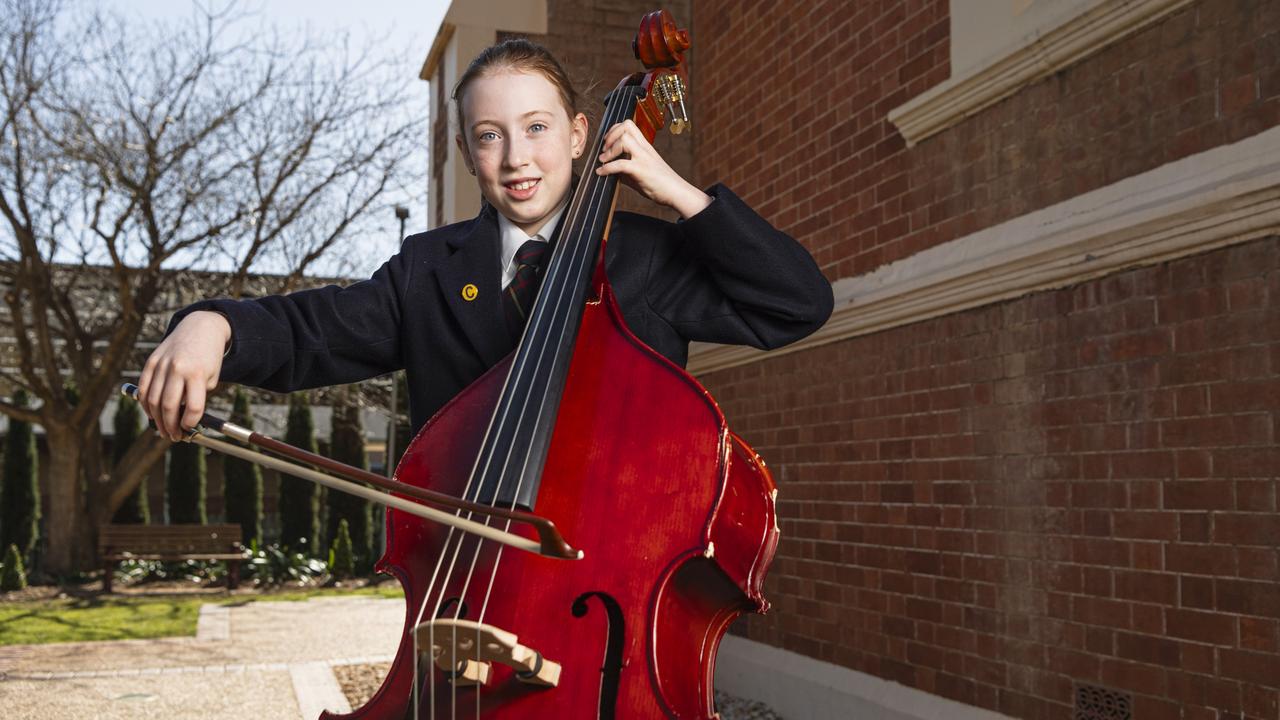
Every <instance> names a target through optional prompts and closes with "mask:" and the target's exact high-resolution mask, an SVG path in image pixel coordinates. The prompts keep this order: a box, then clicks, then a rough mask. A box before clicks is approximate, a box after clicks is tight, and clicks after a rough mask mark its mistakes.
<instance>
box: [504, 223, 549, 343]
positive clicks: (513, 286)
mask: <svg viewBox="0 0 1280 720" xmlns="http://www.w3.org/2000/svg"><path fill="white" fill-rule="evenodd" d="M548 245H549V243H545V242H541V241H538V240H529V241H527V242H525V244H523V245H521V246H520V249H519V250H516V256H515V263H516V274H515V277H513V278H511V282H510V283H508V284H507V287H506V290H504V291H503V293H502V309H503V314H504V315H505V316H506V319H507V330H508V331H509V332H510V333H511V341H512V342H513V343H514V342H517V341H519V340H520V333H522V332H524V325H525V323H526V322H528V320H529V311H530V310H532V309H533V300H534V298H536V297H537V295H538V285H539V284H540V283H541V281H542V259H543V257H544V256H545V255H546V252H547V249H548Z"/></svg>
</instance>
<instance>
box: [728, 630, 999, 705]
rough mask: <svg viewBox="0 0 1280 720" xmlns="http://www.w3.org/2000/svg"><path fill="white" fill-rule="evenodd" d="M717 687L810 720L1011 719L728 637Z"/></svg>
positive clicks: (790, 653) (731, 636) (776, 649)
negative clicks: (866, 719) (868, 719)
mask: <svg viewBox="0 0 1280 720" xmlns="http://www.w3.org/2000/svg"><path fill="white" fill-rule="evenodd" d="M715 686H716V689H717V690H720V691H723V692H726V693H729V694H730V695H734V696H737V697H742V698H747V699H749V700H756V701H758V702H762V703H764V704H766V705H768V706H769V707H770V709H772V710H773V711H774V712H776V713H777V714H778V715H779V716H781V717H784V718H805V720H847V718H876V720H1011V719H1010V718H1009V716H1008V715H1002V714H1000V713H997V712H992V711H990V710H984V709H982V708H978V707H974V706H972V705H965V704H964V703H959V702H956V701H954V700H948V699H946V698H944V697H940V696H938V695H933V694H931V693H927V692H924V691H923V690H917V689H915V688H912V687H907V686H906V685H902V684H901V683H895V682H890V681H888V680H882V679H880V678H878V677H875V676H874V675H868V674H866V673H861V672H858V671H856V670H850V669H849V668H845V667H841V666H839V665H833V664H831V663H826V662H822V661H821V660H814V659H813V658H811V657H807V656H804V655H800V654H798V653H793V652H790V651H787V650H780V649H778V648H775V647H772V646H770V645H765V644H763V643H758V642H755V641H754V640H747V639H746V638H741V637H738V636H736V635H726V636H725V637H724V640H723V641H722V642H721V643H720V652H719V654H718V655H717V656H716V678H715Z"/></svg>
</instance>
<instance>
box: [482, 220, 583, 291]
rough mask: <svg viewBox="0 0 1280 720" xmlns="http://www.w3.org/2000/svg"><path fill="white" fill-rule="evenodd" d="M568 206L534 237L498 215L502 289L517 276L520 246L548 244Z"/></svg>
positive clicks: (544, 225)
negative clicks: (532, 242) (530, 242)
mask: <svg viewBox="0 0 1280 720" xmlns="http://www.w3.org/2000/svg"><path fill="white" fill-rule="evenodd" d="M568 206H569V204H568V203H565V204H563V205H561V206H560V209H559V210H557V211H556V214H555V215H552V216H551V219H549V220H547V222H546V223H544V224H543V226H542V229H541V230H539V231H538V234H537V235H534V236H533V237H529V236H528V235H525V234H524V231H523V230H521V229H520V228H518V227H516V224H515V223H513V222H511V221H510V220H508V219H507V217H506V216H505V215H503V214H502V213H498V232H499V234H500V235H501V236H502V255H501V259H502V287H504V288H505V287H506V286H507V285H508V284H510V282H511V280H512V278H514V277H515V276H516V252H517V251H518V250H519V249H520V246H521V245H523V244H525V243H526V242H529V241H530V240H538V241H540V242H547V241H548V240H549V239H550V238H551V236H552V235H554V234H555V232H556V226H557V225H559V224H560V216H561V215H564V209H565V208H566V207H568Z"/></svg>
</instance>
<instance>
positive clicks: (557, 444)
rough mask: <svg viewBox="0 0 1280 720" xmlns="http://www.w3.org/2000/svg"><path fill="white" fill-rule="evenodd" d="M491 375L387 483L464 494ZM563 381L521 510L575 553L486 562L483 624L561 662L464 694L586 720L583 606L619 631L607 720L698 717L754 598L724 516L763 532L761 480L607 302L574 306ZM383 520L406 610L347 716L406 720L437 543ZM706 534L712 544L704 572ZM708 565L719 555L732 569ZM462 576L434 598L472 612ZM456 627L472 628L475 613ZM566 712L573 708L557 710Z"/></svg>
mask: <svg viewBox="0 0 1280 720" xmlns="http://www.w3.org/2000/svg"><path fill="white" fill-rule="evenodd" d="M508 363H509V359H508V360H507V361H504V362H503V363H501V364H499V365H498V366H497V367H495V368H494V369H493V370H491V371H490V372H489V373H488V374H486V375H485V376H484V377H483V378H481V379H480V380H479V381H477V382H476V383H475V384H474V385H472V386H471V387H470V388H468V389H467V390H466V391H465V392H464V393H462V394H461V395H459V396H458V397H457V398H455V399H454V400H453V401H452V402H450V403H449V404H448V405H447V406H446V407H445V408H444V409H443V410H441V412H440V413H439V414H438V415H437V416H436V417H435V418H433V419H432V420H431V422H429V423H428V424H427V426H426V427H424V428H423V430H422V432H421V433H420V434H419V435H418V437H417V438H415V439H414V441H413V442H412V443H411V444H410V446H409V448H408V451H407V452H406V454H405V457H404V458H403V459H402V460H401V465H400V470H399V471H398V472H397V479H398V480H400V481H402V482H408V483H411V484H413V485H420V486H430V487H432V488H433V489H435V490H438V491H442V492H449V493H456V494H458V495H461V494H463V491H464V486H463V485H464V482H465V480H466V478H467V477H468V476H469V474H470V470H471V462H472V460H471V459H473V458H474V457H475V454H476V452H477V451H478V446H479V442H480V441H479V438H480V437H481V436H482V435H483V431H484V429H485V427H486V426H487V424H488V421H489V417H490V415H491V414H492V410H493V407H494V405H495V404H496V401H497V398H498V395H499V394H500V391H501V385H502V381H503V378H504V377H505V374H506V370H507V365H508ZM569 372H570V376H569V381H568V384H567V389H566V392H565V395H564V397H563V399H562V400H561V406H560V414H559V421H558V422H557V426H556V430H555V434H554V436H553V440H552V443H551V449H550V452H549V454H548V457H547V463H546V469H545V471H544V473H543V478H544V480H543V484H542V490H541V494H540V496H539V499H538V507H537V508H536V510H537V512H538V514H540V515H544V516H546V517H548V518H550V519H551V520H552V521H554V522H555V523H556V524H557V526H559V527H560V528H561V531H562V532H563V533H564V535H565V538H566V539H567V540H568V541H569V542H570V543H572V544H573V545H575V546H576V547H578V548H580V549H582V550H583V551H584V553H585V557H584V558H583V559H582V560H576V561H571V560H553V559H548V558H543V557H537V556H534V555H531V554H528V553H520V552H513V551H510V550H505V551H503V552H502V553H501V560H500V563H499V567H498V574H497V583H498V586H497V589H496V590H495V591H494V592H493V593H492V594H491V595H490V597H489V605H488V608H487V611H486V612H485V614H484V617H483V619H482V620H483V622H486V623H489V624H493V625H496V626H498V627H501V628H503V629H505V630H508V631H510V632H513V633H516V634H517V635H518V636H519V637H520V639H521V642H522V643H523V644H525V645H527V646H529V647H532V648H535V649H537V650H539V651H540V652H542V653H543V654H544V655H546V656H547V657H548V658H550V659H552V660H555V661H556V662H559V663H561V664H562V666H563V668H564V669H563V673H562V675H561V683H560V685H559V686H558V687H556V688H551V689H537V688H531V687H529V686H526V685H523V684H521V683H519V682H517V681H516V680H515V679H514V678H512V677H511V676H510V673H509V672H503V671H498V672H497V677H496V682H494V683H493V684H492V686H491V687H490V688H487V689H486V690H485V691H484V692H483V693H482V694H481V717H483V718H486V719H489V718H492V719H499V718H522V719H524V720H538V719H540V718H546V719H548V720H550V719H552V718H556V719H560V718H573V717H583V718H587V717H596V714H595V708H596V706H597V703H598V696H599V692H600V684H601V682H600V681H601V670H600V665H601V658H602V657H603V656H604V652H605V643H606V639H607V635H608V628H607V620H606V617H607V616H606V613H605V612H604V607H603V606H602V605H601V604H599V603H598V602H597V601H596V600H594V599H593V600H589V601H588V612H587V614H586V615H585V616H584V617H582V618H576V617H574V615H573V612H572V609H573V603H574V601H575V599H576V598H578V597H579V596H581V595H583V594H587V593H596V592H599V593H606V594H608V595H609V596H611V597H612V598H613V599H614V600H616V601H617V603H618V605H619V607H620V609H621V610H622V615H623V618H624V621H625V630H624V633H625V635H624V653H623V662H624V663H625V667H624V668H623V670H622V671H621V673H620V684H619V693H618V701H617V702H618V706H617V717H619V718H628V719H633V718H634V719H639V720H643V719H645V718H669V717H680V718H709V717H711V704H710V703H711V669H712V668H713V660H714V653H715V649H716V647H717V646H718V644H719V641H720V637H721V636H722V635H723V633H724V630H725V629H726V628H727V626H728V624H729V622H730V621H731V620H732V619H733V618H734V617H736V616H737V615H738V614H740V613H741V612H743V611H746V610H750V609H757V608H759V606H760V601H759V600H758V599H757V598H758V587H756V584H757V582H758V579H759V578H760V577H761V576H762V575H763V567H759V566H758V565H759V563H757V566H756V567H754V568H753V569H752V570H751V571H750V572H747V573H745V574H744V573H743V571H742V568H743V567H748V566H750V565H751V564H750V563H747V564H745V565H744V564H743V562H742V561H741V560H739V559H737V558H738V557H739V556H740V555H741V553H738V552H736V551H731V550H730V548H729V547H728V544H729V543H730V542H731V540H730V536H732V535H735V534H740V533H742V532H746V535H747V536H748V537H753V536H755V535H757V534H759V533H761V532H764V531H763V530H761V529H760V528H759V527H757V528H754V529H752V530H750V531H743V530H741V529H740V528H744V527H747V526H749V523H747V522H745V520H744V519H743V516H742V511H741V508H740V507H739V506H740V505H742V504H743V503H744V502H745V503H747V504H754V505H755V506H758V507H763V508H766V509H767V510H768V512H767V514H766V517H767V518H768V520H767V523H768V525H769V526H770V527H772V522H773V520H772V518H773V515H772V495H771V491H772V483H771V482H765V480H767V475H762V474H759V473H757V472H755V471H753V470H749V469H746V468H745V466H746V463H745V462H744V461H743V459H742V458H741V457H740V456H739V454H740V452H741V451H740V450H738V449H737V448H738V447H739V445H738V441H736V439H735V438H733V436H732V435H731V434H729V433H728V432H727V431H726V429H725V425H724V418H723V416H722V415H721V413H720V411H719V409H718V408H717V407H716V405H715V403H714V401H712V400H711V398H710V396H709V395H708V394H707V392H706V391H705V389H703V388H702V387H701V386H700V385H699V384H698V383H697V381H696V380H694V379H693V378H692V377H691V376H689V375H688V374H687V373H685V372H684V371H683V370H682V369H680V368H678V367H677V366H675V365H673V364H671V363H670V362H669V361H667V360H666V359H665V358H663V357H661V356H660V355H658V354H657V353H655V352H654V351H653V350H650V349H649V348H647V347H645V346H643V345H642V344H641V343H640V342H639V341H638V340H636V339H635V338H634V337H633V336H632V335H631V334H630V332H629V331H628V330H627V329H626V328H625V326H624V325H623V324H622V322H621V320H620V315H619V313H618V312H617V310H616V306H615V304H614V301H613V297H612V294H611V293H610V292H609V291H606V292H605V294H604V297H603V302H599V303H595V304H590V305H588V307H587V308H586V312H585V314H584V318H583V326H582V330H581V332H580V333H579V337H578V346H577V349H576V352H575V356H574V359H573V363H572V365H571V367H570V371H569ZM602 429H607V430H608V431H607V432H601V430H602ZM726 443H729V445H728V446H726ZM726 450H727V451H728V452H726ZM726 457H727V458H729V463H728V465H726V463H725V459H726ZM740 465H741V466H743V469H737V468H738V467H739V466H740ZM408 468H415V469H417V468H421V469H422V472H406V469H408ZM753 495H754V498H753V499H749V498H752V496H753ZM722 499H724V500H727V502H722ZM721 505H723V506H724V507H725V509H726V510H728V511H729V515H728V516H726V517H728V518H729V519H728V520H726V521H725V522H717V518H718V515H719V513H718V510H719V508H720V507H721ZM387 522H388V532H389V533H390V534H389V536H388V553H387V555H386V556H385V557H384V558H383V559H382V561H381V562H380V564H379V566H380V568H381V569H383V570H386V571H390V572H392V573H393V574H395V575H396V576H397V577H398V578H400V580H401V582H402V584H403V585H404V586H405V594H406V598H407V599H408V601H409V608H410V609H409V614H408V616H407V617H406V620H405V633H404V636H403V640H402V643H401V647H400V648H399V652H398V653H397V655H396V659H395V662H394V664H393V666H392V669H391V671H390V673H389V675H388V677H387V679H386V681H385V683H384V685H383V687H382V688H381V689H380V690H379V692H378V694H377V695H375V697H374V698H373V699H372V700H371V701H370V702H369V703H368V704H367V705H366V706H364V707H363V708H360V709H359V710H357V711H356V712H355V713H353V714H352V715H351V717H358V718H402V717H405V708H406V706H407V703H408V700H409V698H410V697H411V692H410V690H411V686H412V654H411V653H412V637H411V632H410V631H411V630H412V626H413V625H414V624H416V620H417V618H416V613H417V609H418V608H419V606H420V605H421V603H422V599H423V597H424V595H425V594H426V592H427V583H428V582H429V581H430V579H431V573H432V570H433V569H434V566H435V561H436V558H437V557H439V555H440V552H441V549H442V548H443V541H444V538H445V537H446V535H447V532H448V531H447V530H445V529H443V528H440V527H437V526H432V525H430V524H429V523H426V522H425V521H422V520H420V519H419V518H416V517H413V516H407V515H405V514H404V513H401V512H398V511H396V510H388V517H387ZM712 538H718V539H719V540H720V542H721V543H726V544H725V545H717V550H716V551H715V553H713V554H712V556H711V557H709V558H708V557H706V550H707V547H708V546H707V543H708V541H709V540H711V541H713V542H714V540H713V539H712ZM400 548H413V551H412V553H410V552H406V551H401V550H400ZM474 548H475V545H474V543H472V542H470V541H468V542H467V543H466V544H465V545H464V550H465V552H464V555H465V556H466V557H467V558H469V557H470V556H471V553H472V551H473V550H474ZM720 548H723V549H720ZM758 548H759V543H758V542H757V543H756V544H755V547H752V548H750V549H749V551H748V554H750V555H751V556H752V557H753V558H755V557H757V555H759V553H758ZM771 553H772V548H769V552H768V554H770V555H771ZM496 556H497V552H496V548H495V547H493V546H492V544H491V543H490V544H488V545H486V547H484V548H483V549H482V551H481V553H480V560H479V562H478V566H480V567H482V568H485V571H484V572H477V573H476V574H475V578H477V579H485V580H487V578H488V577H489V572H488V570H489V569H490V568H491V567H492V563H493V561H494V559H495V558H496ZM720 558H725V559H732V565H731V567H729V568H725V567H724V566H722V565H721V561H720ZM763 564H765V565H767V559H765V560H764V561H763ZM726 569H727V570H728V572H726ZM465 575H466V574H465V573H462V572H458V573H455V577H454V578H453V580H452V581H451V582H450V584H449V587H448V590H447V591H446V595H447V596H455V595H456V596H461V597H463V598H464V599H465V601H466V603H467V605H468V608H469V609H474V608H479V607H481V606H482V605H483V604H484V599H483V598H484V595H485V591H486V590H487V589H488V588H487V583H486V582H482V581H478V580H473V582H472V583H471V584H470V586H469V587H467V588H466V589H465V592H464V587H463V586H464V581H465V579H466V578H465ZM752 595H755V596H756V597H754V598H753V597H752ZM467 617H468V618H470V619H476V613H475V612H471V613H469V614H468V616H467ZM661 638H667V640H666V641H663V640H662V639H661ZM432 677H433V682H434V683H435V685H436V688H437V694H438V698H437V700H438V704H437V712H436V717H439V718H448V717H452V716H453V715H452V714H451V713H452V712H453V708H452V707H450V705H449V703H448V702H442V701H447V700H448V699H449V697H450V693H449V687H450V686H449V685H448V683H447V681H445V680H444V679H443V677H442V675H441V674H440V673H438V672H433V673H432ZM424 692H425V689H424ZM440 696H443V697H440ZM475 697H476V696H475V693H474V690H471V689H466V690H462V691H459V693H458V695H457V698H458V701H459V706H458V710H459V712H458V715H459V716H467V717H474V716H475ZM424 706H425V703H424ZM464 707H465V708H466V712H463V711H462V708H464ZM567 708H579V709H585V710H586V711H583V710H579V711H577V712H579V713H582V714H572V713H570V714H566V713H567V712H568V711H567ZM424 711H425V707H424ZM423 717H426V715H425V714H424V715H423Z"/></svg>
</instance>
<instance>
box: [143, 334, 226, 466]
mask: <svg viewBox="0 0 1280 720" xmlns="http://www.w3.org/2000/svg"><path fill="white" fill-rule="evenodd" d="M230 341H231V324H230V323H228V322H227V319H226V318H225V317H223V316H222V315H221V314H220V313H216V312H208V311H203V310H201V311H197V312H193V313H191V314H190V315H188V316H186V317H185V318H183V319H182V322H180V323H178V326H177V327H176V328H174V329H173V332H172V333H169V337H167V338H165V339H164V341H163V342H161V343H160V344H159V345H158V346H157V347H156V349H155V350H153V351H152V352H151V357H150V358H147V364H146V365H145V366H144V367H143V368H142V377H141V379H139V380H138V400H139V402H141V403H142V409H143V411H144V412H146V413H147V416H148V417H150V418H151V419H152V420H153V421H155V424H156V428H157V430H158V431H159V432H160V433H161V434H162V435H164V436H166V437H168V438H169V439H170V440H173V441H174V442H177V441H179V440H181V439H182V438H184V437H186V435H187V433H186V432H185V431H184V430H183V428H184V427H185V428H194V427H195V426H196V425H197V424H199V422H200V417H201V416H202V415H204V401H205V395H206V394H207V393H208V392H209V391H210V390H213V389H214V388H215V387H217V386H218V374H219V373H220V372H221V371H222V356H223V354H224V353H225V352H226V349H227V344H228V343H229V342H230ZM184 405H185V406H186V407H185V409H184V408H183V407H182V406H184ZM179 414H181V417H179Z"/></svg>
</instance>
